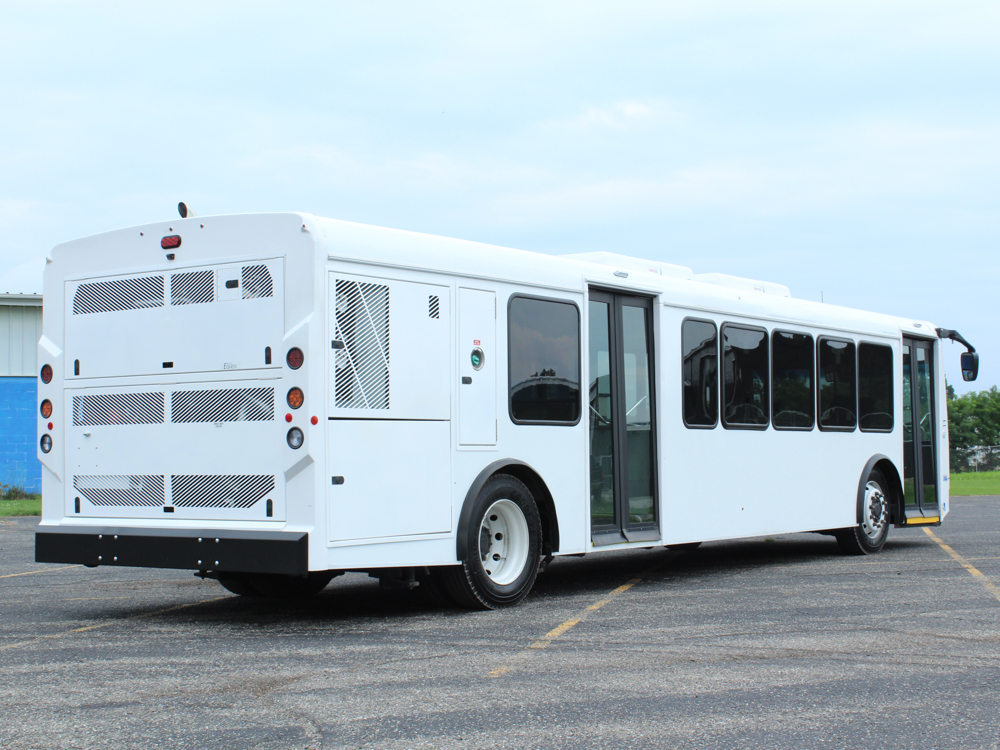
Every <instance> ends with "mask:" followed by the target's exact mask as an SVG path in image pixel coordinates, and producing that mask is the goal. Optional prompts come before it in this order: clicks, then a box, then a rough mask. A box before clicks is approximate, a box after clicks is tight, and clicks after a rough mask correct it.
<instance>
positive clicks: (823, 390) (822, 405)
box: [819, 339, 858, 430]
mask: <svg viewBox="0 0 1000 750" xmlns="http://www.w3.org/2000/svg"><path fill="white" fill-rule="evenodd" d="M854 379H855V374H854V343H853V342H850V341H838V340H837V339H820V340H819V426H820V428H821V429H822V428H833V429H838V428H839V429H848V430H853V429H854V427H855V425H857V423H858V417H857V411H856V409H857V406H856V405H855V403H856V401H857V396H856V390H855V382H854Z"/></svg>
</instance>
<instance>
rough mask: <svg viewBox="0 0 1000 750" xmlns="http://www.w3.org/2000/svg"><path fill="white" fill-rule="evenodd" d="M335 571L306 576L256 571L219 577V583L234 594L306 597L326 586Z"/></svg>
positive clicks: (268, 596)
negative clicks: (255, 572) (254, 572)
mask: <svg viewBox="0 0 1000 750" xmlns="http://www.w3.org/2000/svg"><path fill="white" fill-rule="evenodd" d="M334 575H337V572H336V571H332V570H327V571H323V572H317V573H310V574H309V575H308V576H286V575H278V574H268V573H257V574H253V575H250V574H244V575H238V574H236V575H232V576H225V577H221V576H220V578H219V583H221V584H222V586H223V587H224V588H226V589H228V590H229V591H232V592H233V593H234V594H238V595H240V596H246V597H254V598H258V597H265V598H268V599H306V598H308V597H310V596H315V595H316V594H318V593H319V592H320V591H322V590H323V589H325V588H326V585H327V584H328V583H330V580H331V579H332V578H333V577H334Z"/></svg>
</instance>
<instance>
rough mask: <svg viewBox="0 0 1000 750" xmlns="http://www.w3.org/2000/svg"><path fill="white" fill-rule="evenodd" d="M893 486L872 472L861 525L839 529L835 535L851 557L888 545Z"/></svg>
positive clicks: (863, 501) (880, 473)
mask: <svg viewBox="0 0 1000 750" xmlns="http://www.w3.org/2000/svg"><path fill="white" fill-rule="evenodd" d="M889 503H890V500H889V484H888V483H887V482H886V481H885V476H883V474H882V472H881V471H879V470H878V469H872V471H871V474H869V475H868V482H867V484H865V495H864V498H863V499H862V501H861V523H859V524H858V525H857V526H853V527H851V528H849V529H837V531H836V532H834V535H835V536H836V537H837V544H839V545H840V549H841V550H842V551H843V552H845V553H846V554H848V555H872V554H875V553H876V552H878V551H879V550H881V549H882V547H884V546H885V540H886V539H887V538H888V537H889Z"/></svg>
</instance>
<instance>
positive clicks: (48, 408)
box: [41, 399, 52, 429]
mask: <svg viewBox="0 0 1000 750" xmlns="http://www.w3.org/2000/svg"><path fill="white" fill-rule="evenodd" d="M41 411H42V417H43V418H45V419H48V418H49V417H51V416H52V402H51V401H49V400H48V399H45V400H44V401H42V407H41ZM49 429H52V428H51V427H50V428H49Z"/></svg>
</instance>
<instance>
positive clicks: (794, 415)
mask: <svg viewBox="0 0 1000 750" xmlns="http://www.w3.org/2000/svg"><path fill="white" fill-rule="evenodd" d="M941 336H946V337H949V338H955V339H957V340H960V341H962V343H965V342H964V340H963V339H961V337H960V336H958V334H956V333H955V332H954V331H941V330H938V329H935V328H934V326H932V325H931V324H930V323H928V322H926V321H913V320H911V319H909V318H896V317H890V316H887V315H880V314H874V313H867V312H861V311H858V310H852V309H846V308H841V307H835V306H832V305H826V304H821V303H818V302H808V301H805V300H799V299H795V298H793V297H792V296H791V295H790V294H789V291H788V289H787V288H786V287H784V286H781V285H780V284H771V283H768V282H759V281H751V280H747V279H739V278H734V277H730V276H724V275H719V274H694V273H692V271H691V270H690V269H687V268H682V267H679V266H673V265H668V264H665V263H659V262H655V261H646V260H641V259H638V258H632V257H626V256H622V255H614V254H609V253H585V254H579V255H568V256H560V257H557V256H551V255H544V254H539V253H531V252H524V251H520V250H512V249H508V248H502V247H494V246H489V245H483V244H479V243H475V242H465V241H461V240H455V239H447V238H443V237H433V236H428V235H423V234H416V233H412V232H405V231H399V230H394V229H385V228H380V227H374V226H364V225H360V224H354V223H349V222H345V221H336V220H330V219H322V218H317V217H314V216H311V215H306V214H262V215H244V216H212V217H188V218H184V219H179V220H177V221H173V222H162V223H159V224H150V225H147V226H140V227H136V228H132V229H123V230H121V231H115V232H109V233H107V234H101V235H97V236H94V237H88V238H85V239H81V240H77V241H74V242H70V243H66V244H62V245H59V246H57V247H56V248H55V249H54V250H53V251H52V254H51V257H50V258H49V259H48V262H47V266H46V270H45V311H44V335H43V336H42V338H41V340H40V342H39V348H38V356H39V363H40V365H41V372H40V376H41V377H40V383H39V388H38V399H39V445H38V457H39V459H40V461H41V463H42V466H43V502H42V519H41V523H40V524H39V526H38V529H37V535H36V559H37V560H38V561H39V562H51V563H82V564H84V565H88V566H108V565H110V566H115V565H121V566H140V567H154V568H173V569H189V570H192V571H195V574H196V575H201V576H203V577H209V578H215V579H217V580H218V581H219V582H220V583H221V584H222V585H223V586H225V587H226V588H227V589H229V590H230V591H233V592H235V593H238V594H242V595H246V596H298V595H308V594H310V593H315V592H316V591H318V590H320V589H322V588H323V587H324V586H325V585H326V584H327V583H328V582H329V581H330V579H331V578H332V577H333V576H334V575H337V574H339V573H342V572H345V571H367V572H369V573H370V574H371V575H373V576H375V577H379V578H382V579H383V581H385V582H386V583H388V584H390V585H404V586H412V585H415V582H427V583H431V584H434V585H435V586H438V587H439V588H440V589H441V590H442V591H444V592H446V593H447V595H448V596H450V597H451V598H453V599H454V600H455V602H457V603H459V604H461V605H464V606H469V607H473V608H494V607H501V606H506V605H512V604H515V603H517V602H519V601H520V600H521V599H523V598H524V597H525V596H526V595H527V593H528V592H529V591H530V589H531V587H532V585H533V583H534V580H535V576H536V573H537V571H538V569H539V567H540V565H542V564H543V563H544V562H545V561H546V560H548V559H550V558H551V556H557V555H580V554H598V553H601V552H604V551H608V550H621V549H628V548H632V547H652V546H656V545H666V546H679V545H696V544H698V543H700V542H703V541H709V540H720V539H736V538H741V537H753V536H759V535H764V534H783V533H789V532H804V531H819V532H826V533H830V534H834V535H835V536H836V537H837V539H838V541H839V542H840V546H841V547H842V548H843V549H844V550H845V551H847V552H850V553H870V552H877V551H878V550H879V549H881V547H882V546H883V544H884V543H885V539H886V535H887V533H888V531H889V527H890V525H895V526H913V525H918V524H935V525H936V524H939V523H941V520H942V519H943V518H944V517H945V516H946V515H947V513H948V460H947V456H948V431H947V424H948V423H947V415H946V411H945V410H946V406H945V383H944V377H943V373H942V369H941V347H940V337H941ZM969 350H970V353H969V354H963V355H962V357H963V368H964V369H966V370H967V372H965V373H964V375H965V377H966V378H967V379H971V378H973V377H975V370H976V369H977V367H978V355H976V354H973V353H971V352H972V351H973V350H972V348H971V347H969Z"/></svg>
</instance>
